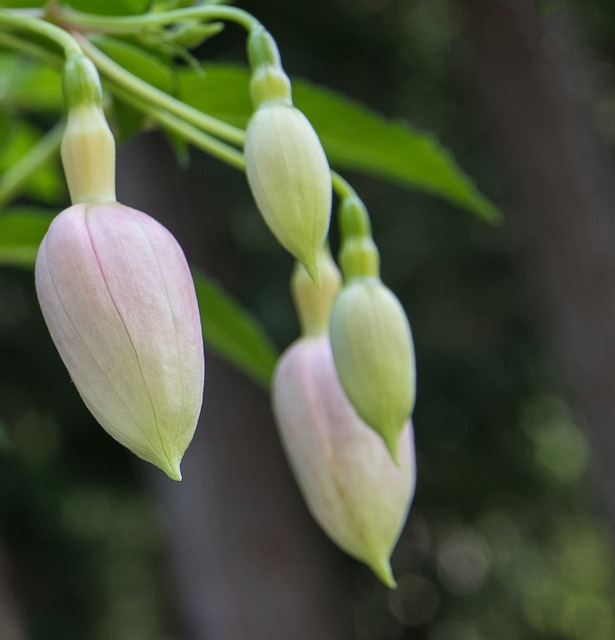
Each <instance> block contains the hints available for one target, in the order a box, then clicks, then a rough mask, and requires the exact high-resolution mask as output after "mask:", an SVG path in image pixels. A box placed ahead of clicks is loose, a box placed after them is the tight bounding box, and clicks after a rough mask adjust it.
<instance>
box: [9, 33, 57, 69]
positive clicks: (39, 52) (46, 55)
mask: <svg viewBox="0 0 615 640" xmlns="http://www.w3.org/2000/svg"><path fill="white" fill-rule="evenodd" d="M0 47H6V48H7V49H12V50H13V51H19V52H20V53H25V54H28V55H30V56H32V57H33V58H37V59H38V60H40V61H41V62H44V63H45V64H48V65H49V66H50V67H56V68H58V69H61V68H62V65H63V64H64V61H63V59H62V58H61V56H60V55H58V54H57V53H53V52H51V51H49V50H48V49H45V47H43V46H41V45H38V44H34V43H33V42H28V41H27V40H24V39H23V38H18V37H17V36H14V35H11V34H10V33H6V32H5V31H0Z"/></svg>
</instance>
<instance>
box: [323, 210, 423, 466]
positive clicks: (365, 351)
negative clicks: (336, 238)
mask: <svg viewBox="0 0 615 640" xmlns="http://www.w3.org/2000/svg"><path fill="white" fill-rule="evenodd" d="M340 214H341V215H340V217H341V221H342V232H343V236H344V240H343V243H342V248H341V251H340V262H341V264H342V269H343V271H344V277H345V279H346V281H347V284H346V285H345V286H344V288H343V289H342V291H341V293H340V294H339V295H338V297H337V299H336V301H335V303H334V305H333V311H332V313H331V325H330V334H331V345H332V348H333V356H334V358H335V366H336V368H337V372H338V375H339V377H340V381H341V383H342V386H343V388H344V390H345V392H346V394H347V395H348V398H349V400H350V402H351V403H352V405H353V406H354V408H355V409H356V411H357V413H358V414H359V416H361V418H362V419H363V420H364V421H365V422H366V423H367V424H368V425H369V426H370V427H372V428H373V429H374V430H375V431H376V432H377V433H379V434H380V435H381V436H382V438H383V440H384V442H385V443H386V445H387V447H388V449H389V451H390V453H391V456H392V457H393V459H394V460H397V455H398V454H397V448H398V442H399V439H400V434H401V432H402V431H403V429H404V428H405V425H406V423H407V421H408V419H409V417H410V414H411V412H412V408H413V406H414V399H415V393H416V371H415V358H414V345H413V342H412V334H411V331H410V325H409V323H408V319H407V317H406V313H405V312H404V309H403V307H402V306H401V304H400V302H399V300H398V299H397V297H396V296H395V295H394V294H393V292H392V291H391V290H390V289H388V288H387V287H386V286H385V285H384V284H383V283H382V281H381V280H380V278H379V275H378V273H379V268H378V266H379V262H378V253H377V250H376V247H375V245H374V243H373V240H372V239H371V232H370V228H369V218H368V217H367V211H366V210H365V208H364V206H363V204H362V203H361V202H360V200H358V198H357V199H355V198H348V199H346V200H345V201H344V202H343V203H342V207H341V211H340Z"/></svg>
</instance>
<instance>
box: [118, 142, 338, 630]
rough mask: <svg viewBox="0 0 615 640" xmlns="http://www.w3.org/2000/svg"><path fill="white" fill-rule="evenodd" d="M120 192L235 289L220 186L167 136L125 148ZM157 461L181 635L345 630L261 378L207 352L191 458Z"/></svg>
mask: <svg viewBox="0 0 615 640" xmlns="http://www.w3.org/2000/svg"><path fill="white" fill-rule="evenodd" d="M229 171H230V170H229ZM233 177H234V176H233ZM118 192H119V193H120V196H121V199H122V201H124V202H126V204H129V205H131V206H135V207H137V208H140V209H142V210H144V211H147V212H148V213H149V214H150V215H153V216H154V217H155V218H157V219H158V220H160V221H161V222H162V223H163V224H165V225H166V226H167V227H168V228H169V229H170V230H171V231H172V232H173V233H174V234H175V236H176V237H177V238H178V240H179V242H180V244H182V246H183V248H184V250H185V252H186V254H187V256H188V259H189V261H190V262H191V263H193V264H195V265H198V266H200V267H202V268H204V269H205V270H206V271H207V273H208V274H209V275H211V276H212V277H215V278H216V279H217V280H219V281H221V282H222V283H223V284H224V285H226V286H227V287H228V288H230V289H231V290H232V283H233V282H234V280H235V278H236V274H235V271H236V269H235V267H234V264H235V261H234V259H233V258H234V256H233V248H232V242H231V241H230V238H229V236H228V227H227V226H226V225H224V224H223V222H222V217H223V216H222V215H221V213H220V211H219V210H218V209H219V207H217V206H216V195H215V193H214V192H212V191H211V190H209V187H208V181H207V179H206V178H204V176H203V175H196V173H195V172H182V171H181V170H179V169H178V168H177V163H176V160H175V157H174V154H173V152H172V150H171V148H170V147H169V146H168V145H167V144H166V143H165V142H163V141H162V139H161V138H159V137H156V136H154V137H152V136H150V137H145V138H141V139H139V140H137V141H135V142H133V143H132V144H131V145H129V146H128V147H126V148H125V149H124V150H123V152H122V154H121V155H120V158H119V164H118ZM124 194H125V197H124ZM254 215H256V212H255V213H254ZM148 473H149V478H150V480H151V486H152V489H153V491H154V493H155V495H156V500H157V503H158V504H159V506H160V512H161V516H162V522H163V527H164V528H165V529H166V532H165V533H166V535H167V539H168V543H169V551H170V560H171V562H172V573H173V576H172V579H171V582H172V585H173V598H174V600H175V602H174V604H175V606H176V609H177V613H178V617H179V624H180V626H181V628H182V629H181V633H180V637H182V638H183V639H185V640H243V639H246V640H272V639H273V638H289V639H290V638H292V640H315V639H318V640H343V639H344V638H347V637H348V636H347V631H346V630H345V629H344V627H345V626H346V624H347V620H346V617H347V616H349V615H350V614H349V608H348V606H347V605H346V603H345V602H344V596H343V593H344V591H343V582H342V581H343V573H342V572H341V571H340V568H339V567H336V564H335V563H336V558H337V559H338V560H337V562H339V557H338V555H337V554H336V553H335V551H334V550H333V548H332V546H331V545H329V543H328V542H326V541H325V539H324V535H323V534H321V533H320V531H318V529H317V527H316V525H315V524H314V523H313V521H312V520H311V518H310V517H309V515H308V513H307V510H306V508H305V506H304V505H303V503H302V500H301V497H300V495H299V493H298V490H297V488H296V486H295V483H294V480H293V478H292V476H291V474H290V470H289V468H288V465H287V463H286V460H285V458H284V455H283V453H282V449H281V446H280V444H279V441H278V438H277V434H276V431H275V426H274V424H273V418H272V415H271V411H270V409H269V398H268V395H267V394H266V393H265V392H264V391H263V390H262V389H259V388H258V387H257V386H256V385H255V384H253V383H252V382H251V381H249V380H248V379H246V378H245V377H244V376H243V375H241V374H240V373H238V372H237V371H235V370H233V369H231V368H230V367H228V366H227V365H225V364H224V363H222V362H221V361H220V360H218V359H217V358H214V357H211V354H209V353H208V354H207V384H206V388H205V399H204V405H203V413H202V416H201V424H200V425H199V428H198V429H197V433H196V436H195V438H194V440H193V442H192V444H191V445H190V447H189V449H188V452H187V454H186V456H185V458H184V461H183V464H182V473H183V476H184V479H183V481H182V482H181V483H174V482H172V481H170V480H168V479H167V478H166V477H164V476H163V475H162V474H161V473H160V472H159V471H158V470H155V469H153V468H152V469H151V470H148Z"/></svg>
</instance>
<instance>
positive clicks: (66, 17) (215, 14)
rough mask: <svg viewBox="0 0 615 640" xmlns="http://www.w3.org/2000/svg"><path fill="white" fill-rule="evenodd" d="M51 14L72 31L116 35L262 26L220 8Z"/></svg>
mask: <svg viewBox="0 0 615 640" xmlns="http://www.w3.org/2000/svg"><path fill="white" fill-rule="evenodd" d="M51 14H52V16H53V18H54V20H55V21H57V22H58V23H59V24H61V25H62V26H63V27H65V28H66V29H68V30H71V29H78V30H89V31H99V32H104V33H115V34H130V33H138V32H139V31H141V30H142V29H143V28H145V27H152V26H162V25H165V24H171V23H173V22H179V21H182V20H198V19H201V20H227V21H229V22H235V23H237V24H239V25H241V26H242V27H243V28H244V29H246V30H247V31H251V30H252V29H254V28H255V27H258V26H260V22H259V21H258V20H257V19H256V18H255V17H254V16H252V15H251V14H249V13H248V12H247V11H243V10H242V9H237V8H235V7H222V6H219V5H201V6H197V7H186V8H184V9H175V10H173V11H161V12H160V13H145V14H143V15H134V16H100V15H95V14H90V13H82V12H81V11H73V10H72V9H67V8H66V7H57V6H56V7H53V8H52V9H51Z"/></svg>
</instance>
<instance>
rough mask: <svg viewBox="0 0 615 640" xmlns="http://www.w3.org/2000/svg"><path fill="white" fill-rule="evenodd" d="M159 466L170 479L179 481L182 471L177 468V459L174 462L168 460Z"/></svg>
mask: <svg viewBox="0 0 615 640" xmlns="http://www.w3.org/2000/svg"><path fill="white" fill-rule="evenodd" d="M160 468H161V469H162V471H164V472H165V473H166V474H167V475H168V476H169V478H171V480H176V481H177V482H181V480H182V472H181V470H180V468H179V461H178V462H175V463H172V462H170V461H168V462H167V464H166V465H164V466H162V465H161V466H160Z"/></svg>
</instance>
